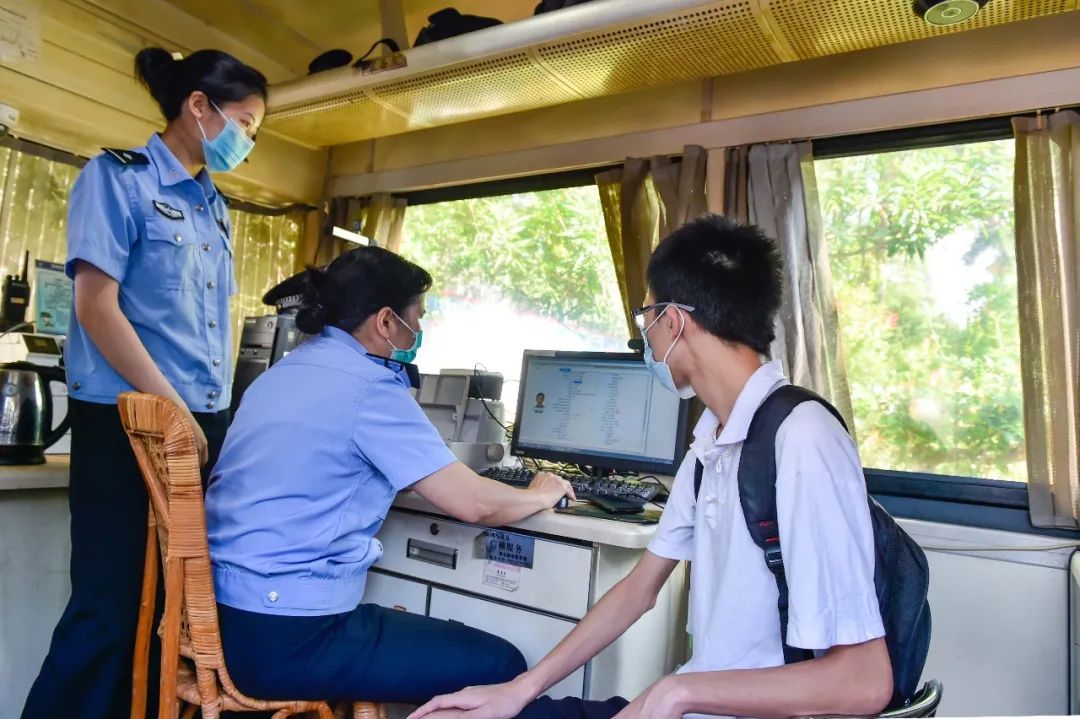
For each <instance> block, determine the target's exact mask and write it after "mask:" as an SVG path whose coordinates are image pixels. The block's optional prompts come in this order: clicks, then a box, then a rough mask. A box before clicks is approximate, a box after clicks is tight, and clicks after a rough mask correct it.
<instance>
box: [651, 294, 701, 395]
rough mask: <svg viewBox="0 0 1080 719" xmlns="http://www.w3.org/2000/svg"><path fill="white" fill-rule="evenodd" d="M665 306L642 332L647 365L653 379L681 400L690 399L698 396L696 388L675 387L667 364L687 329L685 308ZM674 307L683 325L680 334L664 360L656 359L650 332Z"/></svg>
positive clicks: (688, 386) (669, 303) (672, 305)
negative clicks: (650, 341)
mask: <svg viewBox="0 0 1080 719" xmlns="http://www.w3.org/2000/svg"><path fill="white" fill-rule="evenodd" d="M664 304H665V305H666V306H665V307H664V309H663V311H661V312H660V313H659V314H657V315H656V319H654V320H653V321H652V322H650V323H649V326H648V327H646V328H644V329H643V330H642V331H641V338H642V339H643V340H644V341H645V365H646V366H647V367H648V368H649V371H650V372H652V374H653V377H655V378H656V381H657V382H659V383H660V384H662V385H663V386H664V387H665V388H666V389H667V390H669V391H671V392H674V393H675V394H677V395H678V396H679V398H680V399H690V398H692V397H694V396H696V395H697V393H696V392H695V391H694V388H693V387H691V386H690V385H686V386H685V387H677V386H676V385H675V377H674V376H672V374H671V367H669V366H668V363H667V358H668V357H670V356H671V351H672V350H673V349H675V345H676V344H678V342H679V340H680V339H682V336H683V330H685V329H686V316H685V315H683V309H684V308H683V307H682V306H681V305H678V304H676V303H674V302H668V303H664ZM672 307H674V308H675V311H676V312H678V313H679V320H680V322H681V324H680V325H679V334H677V335H675V340H674V341H673V342H672V343H671V347H668V351H667V352H665V353H664V358H663V359H661V360H658V359H656V357H655V355H653V350H652V345H650V344H649V330H651V329H652V327H653V325H655V324H656V323H657V322H658V321H659V320H660V318H661V317H663V316H664V313H665V312H667V311H668V310H669V309H671V308H672ZM686 310H687V311H688V312H692V311H693V310H691V309H690V308H686Z"/></svg>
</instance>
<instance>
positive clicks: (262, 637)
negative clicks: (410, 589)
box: [218, 604, 627, 719]
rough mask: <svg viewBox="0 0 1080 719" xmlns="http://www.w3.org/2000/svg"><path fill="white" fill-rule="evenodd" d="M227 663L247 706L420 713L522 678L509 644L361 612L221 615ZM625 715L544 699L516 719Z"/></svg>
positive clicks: (461, 628)
mask: <svg viewBox="0 0 1080 719" xmlns="http://www.w3.org/2000/svg"><path fill="white" fill-rule="evenodd" d="M218 617H219V619H220V623H221V638H222V644H223V645H224V649H225V663H226V665H227V666H228V667H229V675H230V676H231V677H232V679H233V681H234V682H236V686H237V687H238V688H239V689H240V690H241V691H243V692H244V693H246V694H247V695H248V696H253V697H257V698H271V697H275V696H279V697H288V698H290V699H332V700H334V699H346V700H369V701H376V702H403V703H415V704H422V703H424V702H426V701H428V700H429V699H431V698H432V697H434V696H436V695H438V694H448V693H450V692H456V691H458V690H460V689H464V688H465V687H468V686H478V685H483V684H499V683H501V682H506V681H509V680H511V679H513V678H514V677H516V676H518V675H519V674H521V673H522V672H524V671H525V668H526V667H525V660H524V659H523V658H522V656H521V652H519V651H518V650H517V649H516V648H514V646H513V645H511V644H510V643H509V642H507V641H506V640H505V639H500V638H499V637H495V636H492V635H491V634H487V633H486V632H482V631H480V630H478V629H472V628H470V627H467V626H465V625H464V624H460V623H458V622H447V621H443V620H441V619H432V618H430V617H422V616H418V615H416V614H406V613H405V612H398V611H393V610H390V609H385V608H383V607H380V606H376V605H374V604H361V605H360V606H359V607H357V608H356V609H355V610H353V611H352V612H349V613H346V614H335V615H330V616H325V617H288V616H281V615H273V614H261V613H257V612H246V611H243V610H240V609H234V608H232V607H228V606H225V605H223V604H219V605H218ZM626 705H627V701H626V700H625V699H621V698H614V699H609V700H607V701H604V702H599V701H582V700H580V699H561V700H558V701H553V700H551V699H547V698H542V699H538V700H536V701H534V702H533V703H532V704H530V705H529V706H528V707H526V708H525V711H523V712H522V713H521V715H520V716H519V719H610V718H611V717H613V716H615V715H616V714H618V713H619V711H620V710H622V708H623V707H625V706H626Z"/></svg>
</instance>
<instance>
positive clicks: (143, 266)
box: [65, 135, 236, 412]
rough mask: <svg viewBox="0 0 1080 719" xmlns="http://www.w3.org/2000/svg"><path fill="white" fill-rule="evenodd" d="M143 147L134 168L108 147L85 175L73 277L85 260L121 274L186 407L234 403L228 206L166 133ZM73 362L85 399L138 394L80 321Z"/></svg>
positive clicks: (128, 298)
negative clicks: (184, 161) (141, 157)
mask: <svg viewBox="0 0 1080 719" xmlns="http://www.w3.org/2000/svg"><path fill="white" fill-rule="evenodd" d="M135 152H137V153H140V154H142V155H144V156H145V157H146V158H148V159H149V162H148V163H144V164H136V163H128V164H125V162H123V161H121V159H118V158H116V157H114V156H112V155H110V154H108V153H106V154H104V155H100V156H98V157H95V158H94V159H92V160H91V161H90V162H89V163H87V165H86V167H85V168H83V171H82V172H81V173H80V174H79V177H78V179H77V180H76V181H75V186H74V187H73V188H72V191H71V199H70V202H69V207H68V230H67V239H68V256H67V266H66V267H67V274H68V277H70V278H74V276H75V264H76V263H77V262H79V261H83V262H87V263H89V264H91V265H93V266H95V267H97V268H98V269H99V270H101V271H102V272H104V273H105V274H107V275H109V276H110V277H112V278H113V279H114V280H116V281H117V282H118V283H119V284H120V294H119V302H120V310H121V311H122V312H123V313H124V316H125V317H127V319H128V320H129V321H130V322H131V325H132V326H133V327H134V328H135V333H136V334H137V335H138V336H139V339H140V340H141V341H142V343H143V345H144V346H145V347H146V350H147V351H148V352H149V353H150V357H151V358H152V359H153V360H154V363H155V364H157V366H158V367H159V368H160V369H161V371H162V373H163V374H164V375H165V378H166V379H167V380H168V381H169V383H170V384H171V385H172V386H173V387H175V388H176V391H177V392H178V393H179V395H180V397H181V399H183V401H184V403H185V404H187V406H188V407H189V408H190V409H191V410H192V411H194V412H213V411H219V410H222V409H225V408H227V407H228V403H229V400H230V398H231V393H232V372H233V370H232V362H231V354H232V339H231V326H232V322H231V321H230V319H229V297H230V296H231V295H233V294H235V292H236V278H235V275H234V274H233V258H232V244H231V241H230V237H229V232H230V231H229V212H228V206H227V205H226V202H225V198H224V197H223V196H222V195H221V194H220V193H218V191H217V190H216V189H215V187H214V184H213V182H211V181H210V177H209V175H208V174H207V172H206V170H205V169H204V170H203V171H202V172H200V173H199V174H198V176H196V177H192V176H191V175H190V174H189V173H188V172H187V170H185V169H184V167H183V165H181V164H180V161H179V160H177V159H176V156H175V155H173V154H172V151H170V150H169V148H168V147H167V146H166V145H165V143H164V142H162V140H161V138H160V137H159V136H158V135H154V136H153V137H151V138H150V141H149V142H148V143H147V145H146V146H145V147H142V148H139V149H137V150H135ZM128 157H129V158H130V157H131V155H130V153H129V154H128ZM72 317H73V318H74V317H75V313H74V311H73V312H72ZM65 365H66V367H67V377H68V391H69V393H70V394H71V396H72V397H74V398H76V399H80V400H84V401H87V402H97V403H101V404H115V403H116V397H117V395H118V394H120V393H122V392H129V391H131V390H132V387H131V385H130V384H128V383H127V381H126V380H124V379H123V377H121V376H120V374H119V373H117V371H116V370H114V369H113V368H112V366H111V365H110V364H109V363H108V362H107V361H106V360H105V358H104V357H103V356H102V355H101V353H100V352H99V351H98V348H97V347H96V346H95V345H94V342H93V341H92V340H91V339H90V336H89V335H88V334H87V333H86V330H84V329H83V327H82V326H81V325H79V324H78V322H77V321H73V322H72V325H71V329H70V330H69V336H68V342H67V347H66V349H65Z"/></svg>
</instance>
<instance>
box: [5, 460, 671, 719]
mask: <svg viewBox="0 0 1080 719" xmlns="http://www.w3.org/2000/svg"><path fill="white" fill-rule="evenodd" d="M68 469H69V463H68V458H67V457H66V456H50V457H49V458H48V463H47V464H44V465H39V466H35V467H4V468H0V566H3V567H4V579H5V580H6V581H5V582H3V583H2V585H0V717H6V716H9V715H12V716H15V715H17V714H18V712H19V711H20V710H21V708H22V702H23V700H24V698H25V696H26V692H27V690H28V689H29V687H30V683H31V682H32V681H33V678H34V676H35V675H36V674H37V670H38V668H39V667H40V665H41V659H42V658H43V656H44V654H45V651H46V649H47V648H48V643H49V636H50V634H51V632H52V628H53V626H55V624H56V620H57V618H58V617H59V615H60V612H61V611H62V610H63V608H64V605H65V603H66V601H67V597H68V593H69V591H70V586H69V584H68V574H67V573H68V561H69V557H70V545H69V543H68V522H69V515H68V509H67V487H68ZM433 527H435V529H436V531H435V533H433V532H432V528H433ZM506 529H507V531H510V532H514V533H518V534H521V535H524V536H527V537H529V538H531V539H532V540H533V541H534V545H533V568H532V569H525V568H521V569H520V570H518V571H517V572H513V571H510V572H508V575H509V576H507V577H504V578H503V579H502V580H501V586H497V585H492V584H484V570H485V566H484V565H485V560H484V546H483V541H484V539H485V537H486V530H485V529H484V528H482V527H476V526H470V525H466V524H462V523H460V522H456V521H454V520H450V519H447V518H446V517H445V516H443V515H441V514H440V513H439V512H438V510H436V509H435V508H434V507H433V506H431V505H430V504H428V503H427V502H426V501H424V500H423V499H422V498H421V497H420V496H419V495H417V494H415V493H411V492H407V493H403V494H401V495H399V496H398V499H397V501H396V502H395V504H394V509H392V510H391V511H390V515H389V517H388V518H387V520H386V524H385V525H384V527H383V530H382V531H381V532H380V533H379V539H380V540H381V541H382V542H383V545H384V547H385V551H384V555H383V558H382V560H381V561H380V562H379V563H378V564H377V565H376V569H374V570H372V573H371V575H370V576H369V581H368V592H367V595H366V596H365V601H371V602H375V603H378V604H382V605H384V606H391V607H400V608H403V609H405V610H407V611H412V612H415V613H417V614H426V615H430V616H435V617H439V618H442V619H451V620H455V621H460V622H464V623H465V624H469V625H471V626H475V627H477V628H479V629H483V630H485V631H488V632H490V633H492V634H496V635H499V636H502V637H505V638H506V639H508V640H509V641H511V642H512V643H513V644H514V645H515V646H517V647H518V648H519V649H520V650H521V652H522V654H524V655H525V659H526V660H527V661H528V662H529V663H530V665H532V664H535V663H536V662H537V661H539V659H540V658H541V657H542V656H543V655H544V654H546V653H547V652H548V651H549V650H550V649H551V648H553V647H554V646H555V645H556V644H557V643H558V642H559V641H560V640H561V639H562V638H563V637H564V636H565V635H566V633H567V632H569V631H570V630H571V629H572V628H573V626H574V625H575V624H576V623H577V621H578V620H580V619H581V617H582V616H584V614H585V612H586V611H587V610H588V608H589V607H591V606H592V605H593V604H594V603H595V602H596V601H597V600H598V599H599V598H600V597H602V596H603V595H604V593H605V592H607V591H608V590H609V589H610V588H611V587H612V586H613V585H614V584H615V583H616V582H618V581H619V580H620V579H622V578H623V577H624V576H626V574H627V573H628V572H629V571H630V569H631V568H632V567H633V566H634V564H635V563H636V562H637V560H638V558H639V557H640V556H641V554H642V552H643V551H644V548H645V546H646V545H647V544H648V542H649V540H650V539H651V538H652V536H653V534H654V533H655V531H656V526H655V525H634V524H626V523H623V522H614V521H609V520H604V519H589V518H585V517H575V516H571V515H565V514H556V513H554V512H550V511H549V512H542V513H540V514H538V515H535V516H533V517H530V518H528V519H526V520H523V521H521V522H518V523H516V524H515V525H513V526H512V527H507V528H506ZM410 540H413V544H414V546H416V542H424V543H426V544H427V545H429V546H432V547H434V550H435V551H434V553H425V552H421V554H422V556H423V557H424V558H426V559H428V560H435V562H436V563H432V561H423V559H417V558H410V556H409V541H410ZM446 550H449V553H448V552H447V551H446ZM454 552H456V554H454ZM448 554H449V556H454V557H456V559H455V560H454V561H453V562H450V563H451V564H453V568H450V567H448V566H444V564H446V558H447V556H448ZM440 561H441V562H442V563H439V562H440ZM489 581H491V580H489ZM684 584H685V576H684V573H683V569H682V566H680V568H679V569H678V570H677V571H676V572H675V574H673V576H672V578H671V580H669V582H668V584H667V586H665V588H664V590H663V591H662V592H661V594H660V596H659V598H658V599H657V604H656V607H655V608H654V609H653V610H652V611H651V612H649V613H648V614H646V615H645V616H644V617H642V619H641V620H640V621H639V622H637V623H636V624H635V625H634V626H633V627H632V628H631V629H630V630H629V631H628V632H627V633H626V635H624V636H623V637H622V638H620V639H619V640H618V641H616V642H615V643H614V644H613V645H612V646H611V647H609V648H608V649H607V650H606V651H605V652H603V653H602V654H601V655H600V656H598V657H597V658H596V659H595V660H594V661H592V662H591V663H590V664H589V666H588V667H587V668H586V669H584V670H582V671H579V672H577V673H576V674H574V675H572V676H571V677H569V678H568V679H567V680H566V681H564V682H562V683H561V684H559V685H557V686H556V687H555V688H554V690H553V692H552V694H553V695H556V696H568V695H574V696H584V697H586V698H604V699H606V698H607V697H609V696H613V695H621V696H626V697H633V696H637V694H639V693H640V692H641V691H642V690H643V689H645V688H646V687H647V686H649V685H650V684H651V683H652V682H654V681H655V680H656V679H658V678H659V677H660V676H662V675H664V674H666V673H668V672H670V671H672V670H673V669H674V668H675V666H676V664H678V663H680V662H682V661H683V660H684V657H685V627H686V614H685V612H686V609H685V602H686V592H685V591H684V589H683V588H684ZM8 657H11V658H16V659H11V660H6V658H8Z"/></svg>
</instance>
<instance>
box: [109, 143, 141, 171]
mask: <svg viewBox="0 0 1080 719" xmlns="http://www.w3.org/2000/svg"><path fill="white" fill-rule="evenodd" d="M101 149H102V150H104V151H105V154H106V155H107V156H108V157H111V158H112V159H113V160H115V161H116V162H119V163H120V164H121V165H124V166H125V167H130V166H133V165H149V164H150V158H149V157H147V156H146V155H144V154H142V153H141V152H136V151H135V150H118V149H116V148H113V147H103V148H101Z"/></svg>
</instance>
